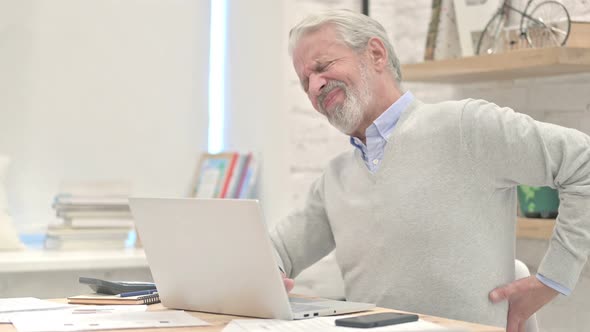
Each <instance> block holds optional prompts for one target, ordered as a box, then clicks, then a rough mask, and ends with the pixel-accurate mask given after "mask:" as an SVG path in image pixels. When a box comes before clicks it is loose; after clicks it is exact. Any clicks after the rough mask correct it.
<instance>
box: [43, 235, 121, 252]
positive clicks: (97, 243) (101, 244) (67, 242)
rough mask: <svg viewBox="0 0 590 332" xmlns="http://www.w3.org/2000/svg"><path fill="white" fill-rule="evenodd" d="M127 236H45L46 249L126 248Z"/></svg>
mask: <svg viewBox="0 0 590 332" xmlns="http://www.w3.org/2000/svg"><path fill="white" fill-rule="evenodd" d="M126 240H127V238H125V239H119V240H104V239H101V240H88V239H59V238H53V237H46V238H45V243H44V246H43V247H44V248H45V249H47V250H64V251H67V250H122V249H125V248H127V242H126Z"/></svg>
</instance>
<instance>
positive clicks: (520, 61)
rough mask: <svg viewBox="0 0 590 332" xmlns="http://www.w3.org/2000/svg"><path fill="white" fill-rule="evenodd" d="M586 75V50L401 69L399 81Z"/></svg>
mask: <svg viewBox="0 0 590 332" xmlns="http://www.w3.org/2000/svg"><path fill="white" fill-rule="evenodd" d="M581 72H590V48H571V47H552V48H531V49H521V50H515V51H510V52H505V53H500V54H492V55H482V56H471V57H465V58H460V59H449V60H439V61H426V62H422V63H416V64H406V65H402V78H403V81H408V82H433V83H468V82H477V81H489V80H511V79H518V78H527V77H540V76H552V75H561V74H573V73H581Z"/></svg>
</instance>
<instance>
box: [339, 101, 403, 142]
mask: <svg viewBox="0 0 590 332" xmlns="http://www.w3.org/2000/svg"><path fill="white" fill-rule="evenodd" d="M413 100H414V95H413V94H412V93H411V92H410V91H407V92H405V93H404V94H403V95H402V96H401V97H400V98H399V99H398V100H396V101H395V103H393V104H392V105H391V106H389V108H388V109H387V110H385V112H383V113H382V114H381V115H380V116H379V117H378V118H377V119H375V121H373V123H372V124H371V125H370V126H369V127H368V128H367V129H366V130H365V137H366V138H367V139H368V138H369V137H378V136H381V137H382V138H383V139H384V140H387V139H388V138H389V136H390V135H391V133H392V132H393V129H394V128H395V125H396V124H397V121H398V120H399V118H400V116H401V114H402V112H403V111H404V110H405V109H406V108H407V107H408V105H409V104H410V103H411V102H412V101H413ZM350 144H352V145H353V146H354V147H356V148H359V149H360V148H361V146H362V145H363V142H362V141H361V140H359V139H358V138H356V137H352V136H351V137H350Z"/></svg>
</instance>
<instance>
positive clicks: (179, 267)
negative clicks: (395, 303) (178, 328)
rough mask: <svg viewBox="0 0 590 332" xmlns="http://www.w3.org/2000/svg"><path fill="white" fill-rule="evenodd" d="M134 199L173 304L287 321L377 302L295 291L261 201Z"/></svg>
mask: <svg viewBox="0 0 590 332" xmlns="http://www.w3.org/2000/svg"><path fill="white" fill-rule="evenodd" d="M129 202H130V206H131V211H132V213H133V217H134V219H135V224H136V227H137V231H138V233H139V237H140V238H141V242H142V244H143V246H144V249H145V254H146V258H147V261H148V263H149V266H150V269H151V272H152V276H153V278H154V281H155V283H156V285H157V287H158V293H159V294H160V299H161V301H162V304H163V305H164V306H166V307H169V308H175V309H184V310H191V311H204V312H212V313H220V314H230V315H238V316H250V317H261V318H276V319H284V320H292V319H304V318H311V317H315V316H327V315H338V314H344V313H351V312H358V311H363V310H368V309H371V308H374V307H375V305H374V304H370V303H357V302H347V301H335V300H328V299H303V298H289V297H288V295H287V292H286V291H285V286H284V284H283V279H282V277H281V274H280V271H279V267H278V265H277V262H276V259H275V254H274V249H273V248H272V243H271V240H270V238H269V236H268V231H267V228H266V225H265V223H264V220H263V215H262V210H261V208H260V205H259V203H258V201H256V200H239V199H195V198H130V199H129Z"/></svg>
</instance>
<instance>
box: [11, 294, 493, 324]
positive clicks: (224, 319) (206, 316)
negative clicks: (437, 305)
mask: <svg viewBox="0 0 590 332" xmlns="http://www.w3.org/2000/svg"><path fill="white" fill-rule="evenodd" d="M59 302H65V301H64V300H59ZM148 310H150V311H152V310H154V311H155V310H169V309H166V308H165V307H164V306H162V304H161V303H158V304H152V305H150V306H149V309H148ZM386 311H396V310H390V309H384V308H376V309H373V310H371V311H366V312H364V313H363V314H367V313H377V312H386ZM399 312H402V311H399ZM189 313H190V314H192V315H193V316H195V317H198V318H201V319H202V320H204V321H206V322H207V323H210V324H212V325H211V326H200V327H181V328H166V329H135V330H133V332H147V331H149V332H156V331H157V332H176V331H179V332H187V331H199V332H200V331H202V332H219V331H221V330H223V328H224V327H225V325H226V324H227V323H228V322H229V321H231V320H232V319H245V318H247V317H238V316H228V315H217V314H210V313H204V312H195V311H193V312H189ZM420 318H422V319H424V320H427V321H430V322H433V323H436V324H440V325H442V326H448V327H461V328H464V329H466V330H467V331H470V332H503V331H504V329H502V328H499V327H493V326H487V325H479V324H472V323H467V322H462V321H457V320H452V319H446V318H440V317H434V316H428V315H420ZM112 331H129V330H112ZM0 332H16V329H15V328H14V327H13V326H12V324H0Z"/></svg>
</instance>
